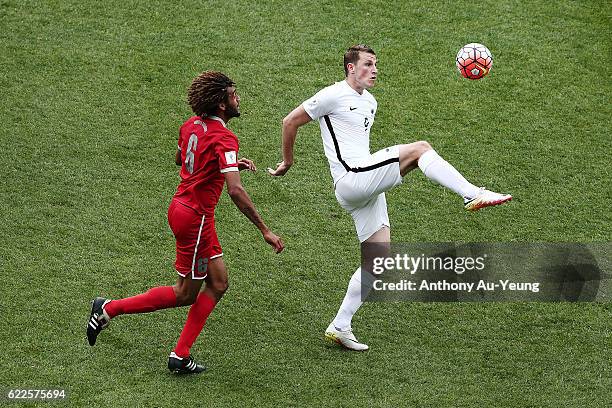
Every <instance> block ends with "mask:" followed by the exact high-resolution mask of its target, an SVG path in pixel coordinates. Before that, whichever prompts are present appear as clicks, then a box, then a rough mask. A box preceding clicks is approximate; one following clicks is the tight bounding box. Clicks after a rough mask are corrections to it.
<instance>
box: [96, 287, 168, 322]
mask: <svg viewBox="0 0 612 408" xmlns="http://www.w3.org/2000/svg"><path fill="white" fill-rule="evenodd" d="M175 306H176V295H175V294H174V289H173V288H172V286H158V287H156V288H152V289H149V291H147V292H145V293H142V294H140V295H136V296H132V297H129V298H125V299H118V300H111V301H110V302H109V303H107V304H106V306H104V310H105V311H106V313H108V315H109V316H110V317H111V318H113V317H115V316H118V315H122V314H131V313H147V312H153V311H155V310H159V309H167V308H169V307H175Z"/></svg>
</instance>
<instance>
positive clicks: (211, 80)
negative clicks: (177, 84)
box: [187, 71, 235, 117]
mask: <svg viewBox="0 0 612 408" xmlns="http://www.w3.org/2000/svg"><path fill="white" fill-rule="evenodd" d="M234 85H235V83H234V81H232V80H231V79H229V78H228V77H227V75H225V74H223V73H221V72H218V71H205V72H202V73H201V74H200V75H198V76H197V77H196V78H195V79H194V80H193V82H192V83H191V85H190V86H189V89H188V90H187V102H188V103H189V106H191V110H193V112H194V113H195V114H196V115H198V116H200V117H202V116H205V115H214V114H215V112H216V111H217V109H218V108H219V104H221V103H224V102H227V101H228V96H229V95H228V93H227V88H229V87H231V86H234Z"/></svg>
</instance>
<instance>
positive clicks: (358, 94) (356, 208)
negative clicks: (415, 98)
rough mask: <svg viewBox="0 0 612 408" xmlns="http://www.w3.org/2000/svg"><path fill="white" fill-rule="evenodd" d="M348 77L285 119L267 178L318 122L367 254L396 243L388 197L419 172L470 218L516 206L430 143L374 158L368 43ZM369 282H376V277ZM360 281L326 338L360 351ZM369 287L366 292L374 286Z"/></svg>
mask: <svg viewBox="0 0 612 408" xmlns="http://www.w3.org/2000/svg"><path fill="white" fill-rule="evenodd" d="M344 72H345V76H346V78H345V80H344V81H341V82H336V83H335V84H333V85H330V86H328V87H326V88H324V89H322V90H321V91H319V92H317V93H316V94H315V95H314V96H313V97H311V98H309V99H307V100H306V101H305V102H304V103H302V104H301V105H300V106H298V107H297V108H295V109H294V110H293V111H292V112H291V113H289V114H288V115H287V116H286V117H285V119H283V129H282V143H283V146H282V153H283V161H282V162H280V163H278V164H277V167H276V169H268V172H269V173H270V174H271V175H272V176H283V175H284V174H285V173H287V171H288V170H289V168H290V167H291V166H292V164H293V145H294V143H295V138H296V136H297V130H298V128H299V127H300V126H303V125H305V124H306V123H308V122H310V121H311V120H315V119H317V120H318V121H319V124H320V127H321V136H322V138H323V147H324V150H325V156H326V157H327V159H328V161H329V168H330V170H331V174H332V177H333V179H334V188H335V193H336V198H337V200H338V202H339V203H340V205H341V206H342V207H343V208H344V209H345V210H347V211H348V212H349V213H350V214H351V216H352V217H353V221H354V222H355V228H356V231H357V236H358V237H359V241H360V242H361V245H362V250H363V249H364V245H367V244H370V243H389V242H390V241H391V233H390V223H389V216H388V214H387V202H386V200H385V191H387V190H390V189H391V188H393V187H395V186H397V185H399V184H401V182H402V177H403V176H405V175H406V174H407V173H408V172H409V171H410V170H413V169H415V168H417V167H419V168H420V169H421V171H422V172H423V174H425V176H426V177H428V178H430V179H431V180H433V181H435V182H437V183H439V184H441V185H443V186H445V187H447V188H449V189H451V190H452V191H454V192H455V193H457V194H459V195H460V196H461V197H463V199H464V205H465V208H466V210H468V211H477V210H479V209H480V208H484V207H488V206H493V205H498V204H502V203H505V202H507V201H510V200H511V199H512V196H510V195H507V194H498V193H494V192H492V191H489V190H486V189H484V188H479V187H476V186H475V185H473V184H471V183H470V182H469V181H467V180H466V179H465V178H464V177H463V176H462V175H461V174H460V173H459V172H458V171H457V170H456V169H455V168H454V167H453V166H451V165H450V164H449V163H448V162H446V161H445V160H444V159H443V158H441V157H440V156H439V155H438V153H436V151H435V150H434V149H433V148H432V147H431V145H430V144H429V143H427V142H425V141H419V142H414V143H410V144H401V145H395V146H391V147H388V148H386V149H382V150H379V151H378V152H376V153H374V154H370V129H371V127H372V124H373V123H374V116H375V115H376V109H377V103H376V99H374V97H373V96H372V94H371V93H370V92H368V89H369V88H371V87H372V86H374V83H375V82H376V79H377V75H378V70H377V68H376V54H375V52H374V51H373V50H372V49H371V48H370V47H368V46H366V45H363V44H360V45H355V46H353V47H351V48H349V49H348V50H347V51H346V53H345V54H344ZM363 276H364V279H369V278H370V277H372V275H371V274H370V273H364V274H363ZM361 277H362V274H361V267H359V268H357V270H356V271H355V273H354V274H353V276H352V277H351V279H350V281H349V285H348V289H347V292H346V295H345V297H344V300H343V301H342V304H341V306H340V309H339V310H338V314H337V315H336V317H335V318H334V320H333V321H332V322H331V323H330V325H329V327H328V328H327V330H326V331H325V337H326V338H327V339H329V340H332V341H334V342H336V343H338V344H340V345H342V346H344V347H346V348H347V349H350V350H357V351H363V350H367V349H368V346H367V345H366V344H363V343H360V342H359V341H357V339H356V338H355V335H354V334H353V331H352V327H351V320H352V318H353V315H354V314H355V312H357V309H359V307H360V306H361V304H362V298H361ZM372 280H373V277H372ZM365 283H366V286H365V287H369V286H370V285H369V282H365Z"/></svg>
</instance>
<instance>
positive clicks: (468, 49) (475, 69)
mask: <svg viewBox="0 0 612 408" xmlns="http://www.w3.org/2000/svg"><path fill="white" fill-rule="evenodd" d="M492 66H493V56H492V55H491V51H489V49H488V48H487V47H485V46H484V45H482V44H478V43H470V44H467V45H464V46H463V47H461V49H460V50H459V52H458V53H457V69H458V70H459V72H461V75H463V77H464V78H468V79H480V78H482V77H483V76H485V75H487V74H488V73H489V71H491V67H492Z"/></svg>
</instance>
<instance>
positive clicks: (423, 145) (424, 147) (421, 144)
mask: <svg viewBox="0 0 612 408" xmlns="http://www.w3.org/2000/svg"><path fill="white" fill-rule="evenodd" d="M416 145H417V150H418V151H419V156H420V155H422V154H423V153H425V152H426V151H428V150H432V149H433V147H431V145H430V144H429V143H428V142H426V141H425V140H420V141H418V142H416Z"/></svg>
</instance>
